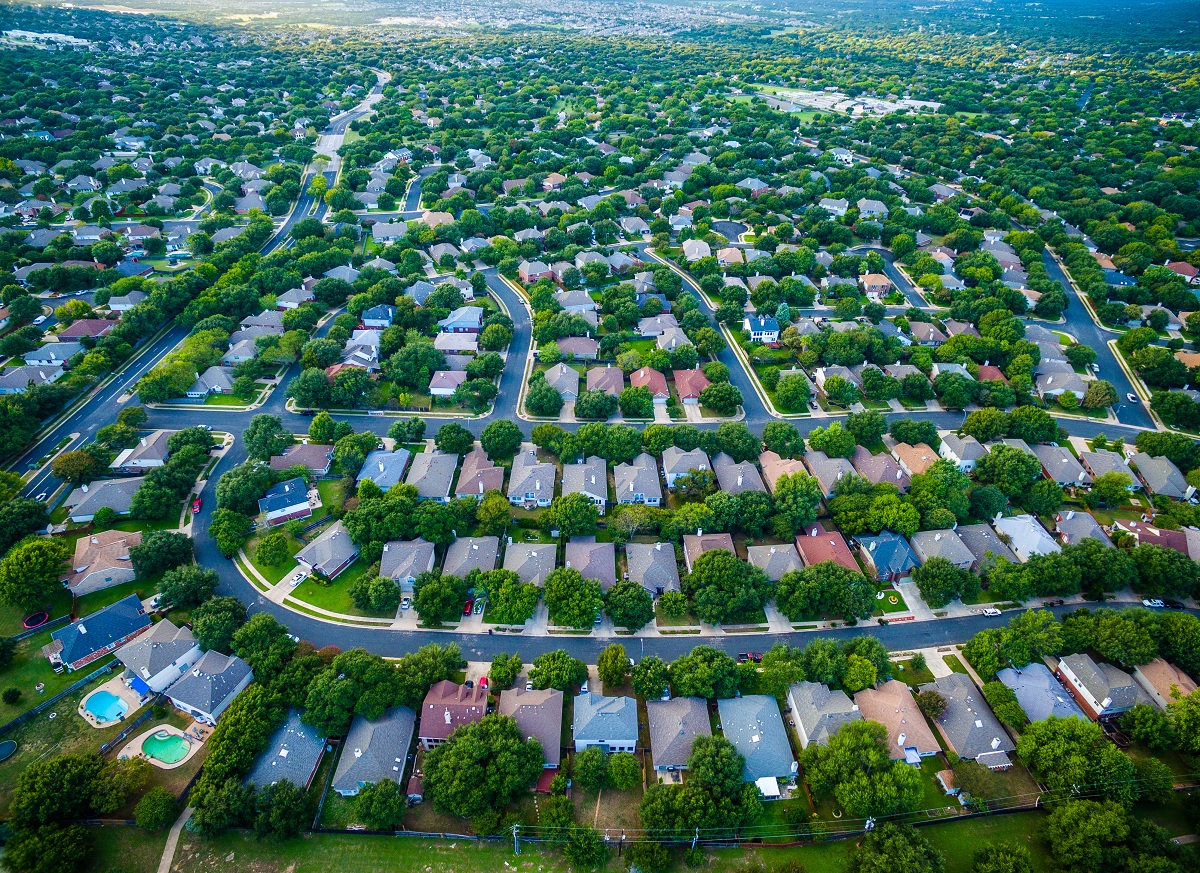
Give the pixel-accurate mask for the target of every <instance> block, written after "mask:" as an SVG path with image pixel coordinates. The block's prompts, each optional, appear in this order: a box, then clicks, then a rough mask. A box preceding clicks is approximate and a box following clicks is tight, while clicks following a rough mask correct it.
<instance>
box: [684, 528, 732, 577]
mask: <svg viewBox="0 0 1200 873" xmlns="http://www.w3.org/2000/svg"><path fill="white" fill-rule="evenodd" d="M713 549H724V550H725V551H727V552H732V553H733V554H735V555H736V554H737V549H735V548H734V545H733V537H732V536H730V535H729V534H727V533H710V534H700V535H699V536H697V535H696V534H684V537H683V558H684V561H685V562H686V563H687V568H688V572H689V573H690V572H692V565H693V564H694V563H695V562H696V559H697V558H699V557H700V555H701V554H703V553H704V552H711V551H712V550H713Z"/></svg>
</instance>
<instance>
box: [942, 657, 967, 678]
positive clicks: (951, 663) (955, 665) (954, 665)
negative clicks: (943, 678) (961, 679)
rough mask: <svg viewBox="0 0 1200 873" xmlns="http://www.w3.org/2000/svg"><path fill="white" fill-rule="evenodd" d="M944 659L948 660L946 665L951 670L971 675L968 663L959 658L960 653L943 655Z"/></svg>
mask: <svg viewBox="0 0 1200 873" xmlns="http://www.w3.org/2000/svg"><path fill="white" fill-rule="evenodd" d="M942 660H943V661H945V662H946V666H947V667H949V668H950V670H951V672H954V673H962V674H963V675H964V676H967V675H970V674H968V673H967V668H966V665H965V664H963V662H962V661H960V660H959V659H958V655H943V656H942Z"/></svg>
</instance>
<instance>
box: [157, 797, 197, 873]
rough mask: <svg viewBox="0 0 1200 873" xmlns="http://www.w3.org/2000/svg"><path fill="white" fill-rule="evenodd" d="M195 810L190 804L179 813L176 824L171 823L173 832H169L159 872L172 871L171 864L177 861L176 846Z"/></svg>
mask: <svg viewBox="0 0 1200 873" xmlns="http://www.w3.org/2000/svg"><path fill="white" fill-rule="evenodd" d="M194 811H195V810H193V809H192V808H191V807H190V806H189V807H188V808H187V809H185V810H184V811H183V812H181V813H180V814H179V818H177V819H176V820H175V824H173V825H171V832H170V833H169V834H167V844H166V845H165V846H163V854H162V860H160V861H159V862H158V873H171V865H172V864H173V863H175V848H176V847H177V846H178V845H179V834H180V833H181V832H182V831H183V826H184V825H185V824H187V820H188V819H189V818H191V817H192V813H193V812H194Z"/></svg>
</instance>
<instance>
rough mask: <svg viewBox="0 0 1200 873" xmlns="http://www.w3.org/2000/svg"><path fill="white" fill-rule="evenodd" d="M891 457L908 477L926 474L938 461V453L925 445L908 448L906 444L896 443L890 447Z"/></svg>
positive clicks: (920, 444) (918, 444) (919, 444)
mask: <svg viewBox="0 0 1200 873" xmlns="http://www.w3.org/2000/svg"><path fill="white" fill-rule="evenodd" d="M892 456H893V457H895V459H896V461H897V463H899V464H900V469H902V470H903V471H904V472H905V473H907V474H908V475H909V476H918V475H920V474H921V473H924V472H926V471H927V470H928V469H929V468H930V467H932V466H933V465H934V464H936V463H937V461H938V453H937V452H935V451H934V450H933V449H931V448H929V446H927V445H925V443H917V444H916V445H915V446H910V445H909V444H908V443H896V445H895V446H893V447H892Z"/></svg>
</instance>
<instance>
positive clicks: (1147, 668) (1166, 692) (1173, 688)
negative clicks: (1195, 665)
mask: <svg viewBox="0 0 1200 873" xmlns="http://www.w3.org/2000/svg"><path fill="white" fill-rule="evenodd" d="M1133 681H1134V682H1136V683H1137V684H1138V685H1140V686H1141V687H1142V690H1143V691H1145V692H1146V693H1147V694H1148V695H1150V699H1151V700H1153V701H1154V703H1155V705H1156V706H1158V708H1159V709H1166V708H1167V705H1168V704H1170V703H1174V702H1175V701H1176V700H1179V699H1180V698H1183V697H1188V696H1190V695H1191V694H1192V692H1193V691H1195V690H1196V683H1195V682H1194V681H1193V680H1192V677H1191V676H1189V675H1188V674H1187V673H1184V672H1183V671H1182V670H1180V669H1179V668H1178V667H1176V666H1175V665H1174V664H1172V663H1170V662H1169V661H1164V660H1163V659H1162V658H1155V659H1154V660H1153V661H1151V662H1150V663H1148V664H1142V665H1141V666H1140V667H1134V668H1133Z"/></svg>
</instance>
